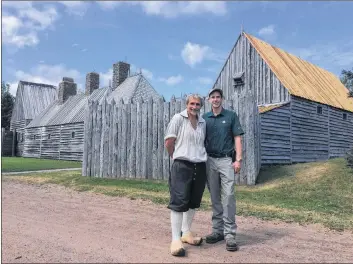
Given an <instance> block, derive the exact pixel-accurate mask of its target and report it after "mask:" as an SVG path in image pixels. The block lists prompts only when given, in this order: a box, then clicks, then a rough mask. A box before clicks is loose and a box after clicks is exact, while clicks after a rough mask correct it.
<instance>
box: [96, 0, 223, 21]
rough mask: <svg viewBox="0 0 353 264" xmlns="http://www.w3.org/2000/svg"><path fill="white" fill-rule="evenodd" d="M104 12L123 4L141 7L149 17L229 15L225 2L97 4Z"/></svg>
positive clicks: (108, 2)
mask: <svg viewBox="0 0 353 264" xmlns="http://www.w3.org/2000/svg"><path fill="white" fill-rule="evenodd" d="M97 3H98V5H99V6H100V7H101V8H102V9H103V10H109V9H114V8H116V7H118V6H121V5H122V4H127V5H134V6H137V5H138V6H140V7H141V8H142V10H143V12H144V13H145V14H147V15H155V16H163V17H166V18H175V17H178V16H180V15H197V14H203V13H210V14H214V15H224V14H226V13H227V6H226V2H224V1H179V2H178V1H176V2H173V1H131V2H130V1H119V2H114V1H102V2H100V1H99V2H97Z"/></svg>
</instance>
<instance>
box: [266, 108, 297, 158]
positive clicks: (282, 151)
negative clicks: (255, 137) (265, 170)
mask: <svg viewBox="0 0 353 264" xmlns="http://www.w3.org/2000/svg"><path fill="white" fill-rule="evenodd" d="M260 120H261V163H262V164H281V163H284V164H288V163H291V153H292V152H291V130H290V127H291V112H290V104H289V103H288V104H286V105H284V106H282V107H279V108H276V109H273V110H271V111H268V112H265V113H262V114H260Z"/></svg>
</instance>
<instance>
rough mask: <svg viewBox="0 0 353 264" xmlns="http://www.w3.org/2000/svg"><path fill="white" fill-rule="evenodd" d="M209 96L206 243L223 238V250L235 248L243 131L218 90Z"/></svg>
mask: <svg viewBox="0 0 353 264" xmlns="http://www.w3.org/2000/svg"><path fill="white" fill-rule="evenodd" d="M208 97H209V102H210V103H211V105H212V111H210V112H208V113H205V114H204V115H203V116H202V117H203V119H205V120H206V139H205V147H206V152H207V155H208V159H207V186H208V189H209V191H210V194H211V202H212V234H210V235H208V236H206V243H210V244H213V243H216V242H218V241H221V240H224V238H225V239H226V249H227V250H228V251H237V250H238V245H237V243H236V239H235V236H236V229H237V224H236V222H235V209H236V208H235V195H234V187H235V175H234V172H235V173H239V171H240V168H241V160H242V146H241V135H243V134H244V132H243V129H242V128H241V125H240V123H239V119H238V116H237V114H236V113H235V112H234V111H231V110H227V109H224V108H223V107H222V101H223V92H222V90H221V89H213V90H211V91H210V92H209V94H208ZM234 150H235V152H234Z"/></svg>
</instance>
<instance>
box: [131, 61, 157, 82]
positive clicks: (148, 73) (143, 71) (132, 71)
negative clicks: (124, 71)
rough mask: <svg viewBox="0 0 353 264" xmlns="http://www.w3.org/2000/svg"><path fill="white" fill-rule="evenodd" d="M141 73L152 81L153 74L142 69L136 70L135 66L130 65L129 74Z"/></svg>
mask: <svg viewBox="0 0 353 264" xmlns="http://www.w3.org/2000/svg"><path fill="white" fill-rule="evenodd" d="M140 71H141V73H142V74H143V75H144V76H145V77H146V78H147V79H150V80H152V79H153V73H152V72H151V71H150V70H147V69H144V68H138V67H137V66H136V65H134V64H131V65H130V72H131V73H137V72H138V73H139V72H140Z"/></svg>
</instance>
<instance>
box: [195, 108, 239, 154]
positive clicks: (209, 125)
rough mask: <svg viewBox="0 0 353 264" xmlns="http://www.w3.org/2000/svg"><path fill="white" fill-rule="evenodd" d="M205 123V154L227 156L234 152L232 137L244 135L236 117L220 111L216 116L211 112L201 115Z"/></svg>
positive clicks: (228, 112) (232, 113)
mask: <svg viewBox="0 0 353 264" xmlns="http://www.w3.org/2000/svg"><path fill="white" fill-rule="evenodd" d="M202 117H203V119H205V121H206V139H205V147H206V152H207V154H215V155H227V154H230V153H232V152H233V150H234V137H235V136H240V135H243V134H244V131H243V129H242V128H241V125H240V122H239V118H238V115H237V114H236V113H235V112H234V111H231V110H227V109H224V108H223V109H222V111H221V113H220V114H219V115H217V116H215V115H214V114H213V112H212V111H211V112H208V113H204V114H203V116H202Z"/></svg>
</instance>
